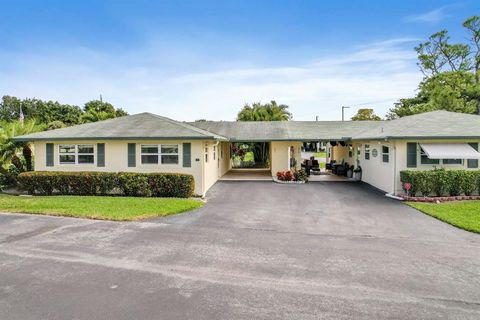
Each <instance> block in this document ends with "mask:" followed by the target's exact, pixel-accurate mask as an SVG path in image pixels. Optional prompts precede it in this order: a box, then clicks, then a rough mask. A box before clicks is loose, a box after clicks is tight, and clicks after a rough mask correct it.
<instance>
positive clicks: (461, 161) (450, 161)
mask: <svg viewBox="0 0 480 320" xmlns="http://www.w3.org/2000/svg"><path fill="white" fill-rule="evenodd" d="M442 162H443V164H463V160H462V159H443V160H442Z"/></svg>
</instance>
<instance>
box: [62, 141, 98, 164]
mask: <svg viewBox="0 0 480 320" xmlns="http://www.w3.org/2000/svg"><path fill="white" fill-rule="evenodd" d="M65 146H69V147H72V146H73V148H74V149H75V151H74V152H60V149H62V147H65ZM80 146H88V147H92V149H93V152H92V153H85V152H79V151H78V149H79V147H80ZM65 155H70V156H72V155H73V156H74V157H75V161H74V162H62V161H61V160H60V157H61V156H65ZM79 156H93V162H82V163H79V162H78V157H79ZM96 161H97V154H96V149H95V144H88V143H81V144H73V143H69V144H66V143H65V144H59V145H58V163H59V164H61V165H86V166H91V165H95V163H96Z"/></svg>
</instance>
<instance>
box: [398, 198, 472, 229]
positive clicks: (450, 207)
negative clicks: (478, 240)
mask: <svg viewBox="0 0 480 320" xmlns="http://www.w3.org/2000/svg"><path fill="white" fill-rule="evenodd" d="M406 203H407V204H408V205H409V206H411V207H412V208H415V209H417V210H420V211H421V212H423V213H425V214H428V215H429V216H432V217H435V218H437V219H439V220H441V221H444V222H446V223H449V224H451V225H453V226H456V227H458V228H461V229H464V230H467V231H471V232H475V233H480V201H478V200H477V201H457V202H446V203H421V202H406Z"/></svg>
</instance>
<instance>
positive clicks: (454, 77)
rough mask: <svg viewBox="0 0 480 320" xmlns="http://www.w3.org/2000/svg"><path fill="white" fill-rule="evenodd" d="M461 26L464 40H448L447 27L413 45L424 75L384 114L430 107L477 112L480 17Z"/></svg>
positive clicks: (479, 99) (398, 114) (479, 102)
mask: <svg viewBox="0 0 480 320" xmlns="http://www.w3.org/2000/svg"><path fill="white" fill-rule="evenodd" d="M463 26H464V28H465V30H466V32H467V42H466V43H451V40H450V36H449V35H448V31H447V30H442V31H439V32H437V33H435V34H433V35H431V36H430V37H429V38H428V40H427V41H425V42H423V43H421V44H419V45H418V46H417V47H415V50H416V52H417V55H418V63H417V64H418V66H419V67H420V70H421V71H422V73H423V74H424V79H423V81H422V82H421V83H420V84H419V87H418V93H417V95H416V96H415V97H413V98H406V99H400V100H399V101H398V102H397V103H395V105H394V107H393V108H392V109H390V111H389V113H388V114H387V118H389V119H394V118H398V117H403V116H407V115H411V114H416V113H421V112H426V111H432V110H447V111H454V112H463V113H480V17H479V16H473V17H471V18H469V19H467V20H466V21H465V22H464V23H463Z"/></svg>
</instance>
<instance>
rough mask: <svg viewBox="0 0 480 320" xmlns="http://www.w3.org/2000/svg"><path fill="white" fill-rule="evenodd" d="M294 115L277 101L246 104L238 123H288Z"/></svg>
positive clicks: (239, 114) (238, 117) (239, 115)
mask: <svg viewBox="0 0 480 320" xmlns="http://www.w3.org/2000/svg"><path fill="white" fill-rule="evenodd" d="M291 119H292V114H291V113H290V112H289V111H288V106H287V105H285V104H280V105H279V104H277V102H276V101H275V100H272V101H271V102H270V103H266V104H261V103H260V102H255V103H252V104H251V105H249V104H245V106H243V108H242V110H240V112H239V113H238V115H237V121H288V120H291Z"/></svg>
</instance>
